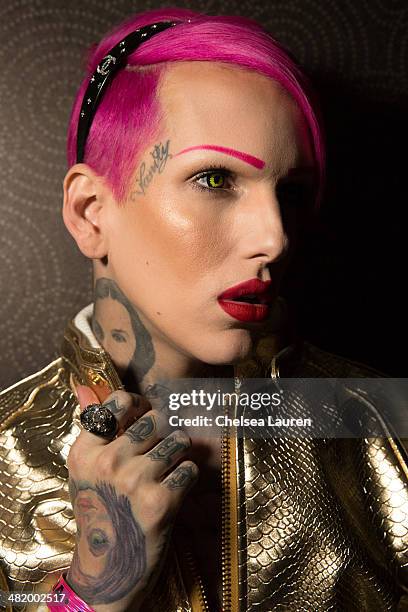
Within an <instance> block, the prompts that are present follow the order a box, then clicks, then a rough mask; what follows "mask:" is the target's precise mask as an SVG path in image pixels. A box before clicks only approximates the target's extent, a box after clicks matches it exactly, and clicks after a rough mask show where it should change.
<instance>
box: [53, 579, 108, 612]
mask: <svg viewBox="0 0 408 612" xmlns="http://www.w3.org/2000/svg"><path fill="white" fill-rule="evenodd" d="M51 593H52V594H54V595H56V596H57V598H56V600H54V601H53V602H52V603H47V607H48V609H49V610H50V612H96V611H95V610H94V609H93V608H91V606H89V605H88V604H87V603H86V602H85V601H83V599H81V598H80V597H79V595H77V594H76V593H75V591H74V590H73V589H71V587H70V586H69V584H68V583H67V582H66V580H65V574H64V573H63V574H61V576H60V577H59V578H58V580H57V582H56V583H55V584H54V586H53V587H52V589H51ZM57 599H58V600H59V601H57ZM59 602H60V603H59Z"/></svg>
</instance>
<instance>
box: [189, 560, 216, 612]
mask: <svg viewBox="0 0 408 612" xmlns="http://www.w3.org/2000/svg"><path fill="white" fill-rule="evenodd" d="M185 559H186V561H187V565H188V569H189V571H190V574H191V577H192V578H193V585H192V592H191V593H190V594H189V595H190V603H191V609H192V611H193V612H196V611H197V612H210V608H209V607H208V602H207V597H206V594H205V590H204V584H203V581H202V578H201V576H200V574H199V573H198V570H197V565H196V563H195V560H194V556H193V553H192V552H191V550H186V551H185Z"/></svg>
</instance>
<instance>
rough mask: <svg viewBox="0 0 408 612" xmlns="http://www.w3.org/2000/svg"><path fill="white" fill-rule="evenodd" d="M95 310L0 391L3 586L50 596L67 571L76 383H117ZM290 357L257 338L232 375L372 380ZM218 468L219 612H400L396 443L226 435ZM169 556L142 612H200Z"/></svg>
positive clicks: (404, 472)
mask: <svg viewBox="0 0 408 612" xmlns="http://www.w3.org/2000/svg"><path fill="white" fill-rule="evenodd" d="M91 312H92V306H89V307H87V308H86V309H84V310H83V311H81V313H80V314H79V315H78V316H77V317H76V318H75V319H74V321H72V322H71V323H70V324H69V326H68V328H67V330H66V333H65V336H64V343H63V351H62V355H61V357H59V358H58V359H56V360H55V361H53V362H52V363H51V364H49V365H48V366H47V367H46V368H44V369H43V370H41V371H40V372H38V373H36V374H34V375H33V376H30V377H29V378H26V379H25V380H23V381H21V382H19V383H18V384H16V385H14V386H12V387H11V388H9V389H7V390H6V391H3V392H2V393H1V394H0V428H1V431H0V470H1V472H0V474H1V489H0V569H1V572H0V590H3V591H4V590H7V589H10V590H12V591H22V590H24V592H31V593H46V592H48V591H49V589H50V587H51V586H52V585H53V583H54V582H55V580H56V577H57V576H58V575H59V574H60V572H61V571H62V570H64V569H66V568H67V567H69V565H70V561H71V556H72V552H73V548H74V540H75V531H76V527H75V521H74V517H73V512H72V507H71V504H70V499H69V494H68V484H67V476H68V473H67V468H66V459H67V455H68V452H69V449H70V447H71V445H72V443H73V441H74V440H75V438H76V436H77V435H78V433H79V431H80V427H79V406H78V404H77V400H76V397H75V395H74V393H73V391H72V384H73V382H81V383H82V384H88V385H91V386H93V387H94V389H95V390H96V391H97V393H98V395H99V397H103V396H106V394H107V393H108V392H110V391H111V390H113V389H117V388H120V386H121V384H120V380H119V378H118V375H117V373H116V371H115V369H114V367H113V364H112V362H111V360H110V358H109V356H108V355H107V354H106V352H104V350H103V349H102V348H101V347H100V346H99V345H98V344H97V342H96V340H95V338H94V336H93V334H92V332H91V330H90V326H89V317H90V315H91ZM288 354H289V353H288V351H287V350H283V351H280V352H279V353H278V354H277V355H276V356H271V354H270V351H269V350H268V338H267V337H263V338H261V339H260V340H259V342H258V344H257V347H256V351H255V352H254V356H253V358H251V359H250V360H249V361H248V362H246V364H244V365H243V366H241V370H240V371H238V375H239V376H245V375H246V376H251V377H255V376H257V377H263V376H272V377H279V376H280V375H281V376H283V375H285V376H303V377H364V376H372V375H373V373H372V372H370V371H369V370H367V369H363V368H362V367H361V366H359V365H356V364H354V363H351V362H348V361H347V360H344V359H342V358H339V357H336V356H333V355H331V354H328V353H325V352H322V351H320V350H318V349H316V348H315V347H312V346H311V345H304V346H303V348H302V349H301V350H300V351H298V352H297V353H296V358H295V359H294V358H293V354H292V357H289V358H288ZM222 469H223V498H224V499H223V519H222V520H223V526H222V528H223V533H222V536H223V540H222V561H223V608H222V610H223V612H244V611H246V610H249V611H251V612H255V611H262V612H271V611H275V610H276V611H289V612H301V611H304V612H320V611H321V612H326V611H329V610H333V611H339V612H342V611H344V612H353V611H356V612H357V611H358V612H364V611H370V612H383V611H384V612H385V611H388V610H403V609H405V607H404V601H405V597H404V593H405V592H406V589H407V587H408V573H407V572H408V480H407V477H408V468H407V462H406V459H405V452H404V448H403V446H402V445H401V444H400V442H399V441H398V440H396V439H395V438H390V437H387V436H386V435H384V437H383V438H370V439H337V440H336V439H330V440H319V439H308V438H302V439H299V438H293V439H289V438H272V439H265V440H259V439H256V440H255V439H243V440H236V439H234V438H226V439H225V440H223V457H222ZM168 555H169V557H168V563H166V564H165V565H164V569H163V573H164V574H163V579H161V580H160V581H159V582H158V584H159V585H160V587H157V589H156V592H155V593H154V595H152V600H151V601H150V602H146V605H145V607H144V608H143V610H144V611H146V612H147V611H149V610H154V611H156V610H161V611H162V612H176V611H178V612H188V611H189V612H198V611H204V610H208V609H209V608H208V605H207V603H206V596H205V589H204V587H203V584H202V581H201V580H200V577H199V576H198V574H197V572H196V571H195V565H194V560H193V558H192V556H191V554H190V553H189V552H188V551H183V550H180V549H179V548H177V546H176V543H174V545H173V546H171V547H170V549H169V553H168ZM6 609H8V610H12V609H14V608H12V607H8V608H6ZM15 609H17V607H16V608H15ZM19 609H21V608H19ZM25 609H27V610H28V609H29V610H43V609H45V608H44V607H42V606H40V605H38V604H36V605H35V606H27V607H26V608H25ZM407 609H408V608H407ZM211 612H214V611H211Z"/></svg>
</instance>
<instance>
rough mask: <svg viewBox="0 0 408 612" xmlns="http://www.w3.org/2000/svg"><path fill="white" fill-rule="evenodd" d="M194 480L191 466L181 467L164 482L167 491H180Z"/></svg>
mask: <svg viewBox="0 0 408 612" xmlns="http://www.w3.org/2000/svg"><path fill="white" fill-rule="evenodd" d="M194 479H195V472H194V470H193V468H192V467H191V465H181V466H180V467H178V468H176V469H175V470H174V472H173V473H172V474H171V476H169V478H168V479H167V480H166V483H165V484H166V487H167V488H168V489H182V488H184V487H188V486H189V485H190V484H191V483H192V482H193V481H194Z"/></svg>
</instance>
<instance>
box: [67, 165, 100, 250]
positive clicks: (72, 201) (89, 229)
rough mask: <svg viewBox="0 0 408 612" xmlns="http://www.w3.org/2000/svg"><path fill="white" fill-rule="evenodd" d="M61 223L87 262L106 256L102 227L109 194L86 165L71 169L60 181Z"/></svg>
mask: <svg viewBox="0 0 408 612" xmlns="http://www.w3.org/2000/svg"><path fill="white" fill-rule="evenodd" d="M63 187H64V205H63V209H62V216H63V218H64V223H65V225H66V227H67V229H68V231H69V232H70V234H71V235H72V237H73V238H74V240H75V242H76V243H77V245H78V248H79V249H80V251H81V252H82V253H83V254H84V255H85V256H86V257H89V258H91V259H101V258H103V257H105V256H106V255H107V253H108V241H107V237H108V232H107V231H106V227H105V219H106V207H107V206H108V202H109V200H110V197H109V196H110V195H111V194H110V190H109V189H108V188H107V186H106V183H105V182H104V181H103V179H102V178H101V177H100V176H98V175H97V174H96V173H95V172H94V171H93V170H92V168H90V167H89V166H88V165H86V164H75V165H74V166H72V167H71V168H70V169H69V170H68V172H67V174H66V176H65V179H64V184H63Z"/></svg>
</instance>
